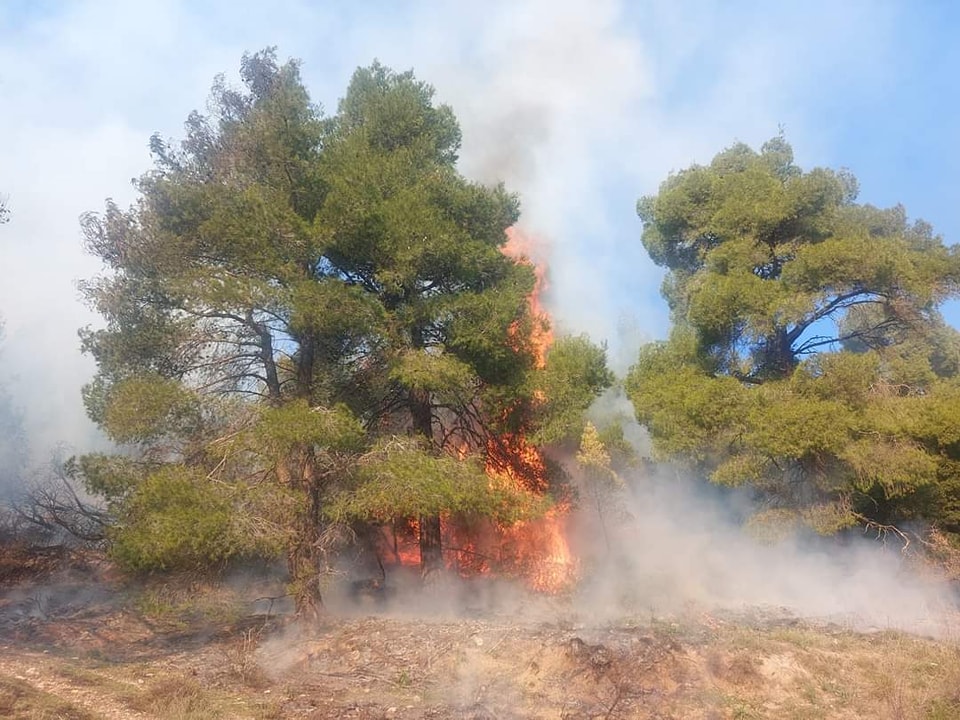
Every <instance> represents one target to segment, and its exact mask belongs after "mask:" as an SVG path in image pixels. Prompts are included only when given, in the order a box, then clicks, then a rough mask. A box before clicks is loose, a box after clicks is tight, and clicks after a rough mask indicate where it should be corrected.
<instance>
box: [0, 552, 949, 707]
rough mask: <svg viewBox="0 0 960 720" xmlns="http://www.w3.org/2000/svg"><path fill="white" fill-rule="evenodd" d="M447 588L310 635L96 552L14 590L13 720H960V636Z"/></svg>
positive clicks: (373, 602)
mask: <svg viewBox="0 0 960 720" xmlns="http://www.w3.org/2000/svg"><path fill="white" fill-rule="evenodd" d="M68 565H69V564H68ZM445 592H447V591H445V590H443V589H438V588H436V587H434V588H429V589H426V590H423V589H418V588H415V587H412V586H411V587H407V588H405V589H403V590H402V591H401V593H404V594H405V595H402V596H401V598H400V600H401V602H399V603H398V604H395V605H393V606H391V607H389V608H388V607H386V606H384V605H381V603H380V598H378V597H376V596H374V597H366V596H364V595H362V594H361V595H360V596H357V597H350V596H349V594H345V595H344V596H343V597H341V598H340V599H339V601H338V600H337V598H336V594H335V593H334V594H333V595H332V600H331V603H330V604H331V611H330V613H329V614H328V615H327V616H326V617H325V618H324V619H323V620H322V621H321V623H320V625H319V626H317V627H314V628H310V629H309V630H305V629H298V628H296V627H295V626H294V625H293V624H292V623H291V622H289V621H288V616H286V615H284V612H285V610H286V605H285V602H286V600H285V599H284V598H282V597H279V595H281V594H282V589H280V588H279V586H278V585H277V583H276V581H274V580H271V579H270V578H269V577H267V576H255V575H248V576H244V577H243V578H233V579H232V580H231V579H228V580H224V581H223V582H220V583H217V584H212V583H210V582H203V581H200V580H198V579H191V578H183V577H181V578H177V579H171V578H166V579H154V580H152V581H149V582H147V583H145V584H139V585H132V584H129V583H128V582H125V581H124V580H122V579H121V578H120V577H118V576H116V575H115V574H114V573H113V572H112V571H111V569H110V568H109V566H107V565H104V564H101V563H98V562H96V561H95V560H94V561H88V562H85V563H75V564H74V565H73V566H72V567H70V566H68V567H66V569H63V568H61V569H56V570H53V569H50V568H46V570H45V571H44V572H42V573H35V574H33V575H32V576H20V577H17V578H15V579H10V578H8V580H7V582H6V583H5V585H4V586H3V587H2V588H0V717H3V718H13V719H16V720H21V719H22V720H26V719H28V718H30V719H37V720H39V719H41V718H42V719H44V720H46V719H52V718H67V719H71V720H88V719H91V718H110V719H113V718H117V719H126V718H132V719H137V718H159V719H161V720H175V719H176V720H187V719H189V720H193V719H196V720H201V719H204V720H205V719H208V718H214V719H215V718H251V719H254V718H259V719H267V718H303V719H311V720H319V719H320V718H358V719H359V718H364V719H371V720H372V719H374V718H385V719H390V720H427V719H428V718H469V719H472V720H481V719H487V718H490V719H493V718H496V719H501V718H502V719H505V720H509V719H513V718H517V719H519V718H544V719H546V718H556V719H561V718H567V719H574V718H577V719H579V718H583V719H586V718H610V719H613V718H678V719H679V718H694V719H697V718H702V719H704V720H720V719H725V718H730V719H740V718H786V719H788V720H789V719H791V718H793V719H798V720H799V719H801V718H809V719H811V720H812V719H814V718H817V719H819V718H851V719H852V718H863V717H871V718H890V719H891V720H894V719H897V720H899V719H913V718H916V719H924V720H946V719H948V718H960V644H958V643H957V642H956V640H955V639H947V640H944V639H940V640H932V639H929V638H923V637H919V636H912V635H908V634H904V633H899V632H893V631H875V632H869V633H864V632H855V631H853V630H852V629H850V628H849V627H847V626H844V625H841V624H835V623H828V622H822V621H821V622H818V621H813V620H801V619H798V618H794V617H791V616H790V615H789V614H788V613H786V612H784V611H782V610H779V609H776V608H765V609H760V608H754V609H749V610H743V611H740V612H738V613H736V614H734V613H718V612H709V611H705V610H704V609H703V608H692V607H688V608H684V609H683V610H682V611H677V612H675V613H670V614H660V615H657V616H651V615H649V614H647V615H640V614H637V615H634V616H627V615H625V616H622V617H619V618H617V619H616V620H613V621H606V622H586V621H584V619H583V615H582V613H578V612H575V611H574V610H573V609H572V606H571V604H570V602H569V601H568V600H566V599H564V598H544V597H538V596H533V595H528V594H525V593H524V592H523V591H521V590H516V589H510V590H509V591H508V592H505V591H503V589H502V588H500V589H498V590H497V592H496V593H493V592H492V591H491V590H490V588H489V587H486V586H484V585H482V584H475V585H465V586H457V587H456V588H455V589H454V590H453V591H452V595H450V594H449V593H448V596H447V597H443V596H444V593H445ZM451 598H452V599H451ZM454 606H455V607H456V608H457V611H458V613H459V614H454V612H453V610H452V608H453V607H454ZM388 611H389V612H388Z"/></svg>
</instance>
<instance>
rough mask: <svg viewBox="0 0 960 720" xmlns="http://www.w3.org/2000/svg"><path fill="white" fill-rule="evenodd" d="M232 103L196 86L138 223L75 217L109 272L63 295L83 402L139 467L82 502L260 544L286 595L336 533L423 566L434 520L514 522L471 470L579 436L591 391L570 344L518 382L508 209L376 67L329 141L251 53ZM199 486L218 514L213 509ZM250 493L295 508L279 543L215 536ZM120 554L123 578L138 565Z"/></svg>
mask: <svg viewBox="0 0 960 720" xmlns="http://www.w3.org/2000/svg"><path fill="white" fill-rule="evenodd" d="M241 78H242V80H243V88H242V89H239V90H238V89H234V88H231V87H229V86H228V85H227V84H226V83H225V82H224V81H223V80H222V79H218V80H217V81H216V83H215V85H214V89H213V93H212V97H211V102H210V107H211V108H212V110H213V112H212V115H211V116H210V117H205V116H203V115H201V114H199V113H192V114H191V115H190V117H189V118H188V120H187V124H186V137H185V139H184V140H183V141H182V142H181V143H179V145H175V144H173V143H169V142H167V141H164V140H163V139H161V138H159V137H156V136H155V137H154V138H153V139H152V141H151V149H152V150H153V153H154V157H155V159H156V166H155V168H154V170H152V171H151V172H149V173H147V174H146V175H144V176H143V177H142V178H141V179H140V180H139V181H138V182H137V189H138V190H139V192H140V199H139V200H138V201H137V203H136V204H135V205H134V206H133V207H131V208H130V209H129V210H123V209H121V208H119V207H117V206H116V205H115V204H113V203H112V202H108V204H107V208H106V211H105V212H104V213H103V214H88V215H87V216H85V217H84V220H83V228H84V233H85V237H86V244H87V247H88V249H89V250H90V251H91V252H92V253H93V254H94V255H96V256H98V257H100V258H101V259H102V260H103V261H104V263H105V265H106V269H107V272H106V273H105V274H104V275H102V276H100V277H98V278H95V279H92V280H90V281H88V282H86V283H85V284H84V285H83V291H84V293H85V295H86V298H87V300H88V301H89V302H90V303H91V304H92V306H93V307H95V308H96V309H97V310H98V311H99V313H100V314H101V315H102V316H103V317H104V319H105V320H106V327H104V328H103V329H99V330H89V329H88V330H85V331H83V332H82V339H83V347H84V349H85V350H86V351H87V352H88V353H90V354H91V355H93V357H94V358H95V359H96V361H97V365H98V374H97V376H96V378H95V380H94V381H93V382H92V383H91V384H90V385H89V386H88V387H87V388H86V389H85V401H86V404H87V408H88V411H89V413H90V415H91V417H92V418H94V419H95V420H96V421H97V422H99V423H100V424H101V425H102V426H103V427H104V429H105V430H106V431H107V432H108V433H109V434H110V436H111V437H113V438H114V439H115V440H117V441H118V442H123V443H133V444H136V445H137V446H138V447H139V448H140V449H141V456H140V459H139V460H138V462H137V463H135V465H136V467H133V466H132V465H131V464H129V463H122V464H121V465H120V466H118V465H117V463H115V462H112V461H108V460H107V459H103V458H101V459H100V460H98V461H96V462H94V461H92V460H91V462H88V463H87V465H86V466H85V469H84V476H85V477H86V478H87V482H88V484H89V485H91V486H92V487H94V488H96V489H99V490H101V491H106V492H108V493H109V492H111V491H112V492H113V494H114V496H115V497H116V498H117V502H118V503H119V504H118V505H117V512H118V513H119V514H120V515H124V514H126V516H127V517H128V518H134V517H144V513H147V514H149V512H161V513H163V512H166V510H167V509H173V511H174V512H176V509H177V508H179V507H184V506H185V505H187V504H191V503H194V501H196V502H197V503H200V504H202V503H208V504H209V507H210V508H211V510H210V512H207V513H201V515H203V520H204V521H205V522H214V521H216V523H220V525H217V528H215V530H216V532H213V535H216V536H217V537H221V538H227V537H236V538H238V539H243V538H246V539H247V540H249V539H251V538H254V539H255V538H261V539H263V540H264V541H265V542H266V544H267V545H270V543H272V542H274V541H275V540H276V538H277V537H280V538H281V541H282V542H287V546H288V548H289V553H290V564H291V572H292V574H293V576H294V581H295V583H300V584H301V587H306V586H307V585H310V584H311V583H314V582H315V575H316V566H317V556H316V548H317V546H318V533H319V528H320V525H321V524H322V523H323V522H324V518H327V517H329V515H330V514H331V513H333V514H339V515H342V516H345V517H367V518H372V519H382V518H383V517H385V516H386V515H388V514H390V513H393V514H394V515H409V514H419V515H421V527H420V539H421V551H422V554H423V555H424V562H428V561H429V562H433V563H438V562H439V551H440V548H439V542H440V539H439V519H438V516H439V514H440V513H444V512H464V511H474V512H478V513H481V514H484V513H486V514H495V513H503V514H505V515H509V514H510V513H509V512H507V510H506V509H505V508H504V507H503V504H504V503H505V502H509V501H510V500H511V496H510V494H509V493H506V494H505V493H503V492H501V491H500V490H498V489H497V488H496V487H493V486H492V484H491V483H490V482H489V481H486V480H482V479H481V476H483V473H482V472H481V471H480V470H478V469H482V468H483V467H484V466H489V465H490V464H491V463H493V464H494V465H496V464H497V463H501V464H503V463H511V462H513V461H514V458H512V457H511V456H509V454H508V453H500V454H498V452H497V449H498V448H500V447H502V443H500V442H498V438H502V437H505V436H508V434H509V433H511V432H515V431H516V430H517V429H518V428H520V427H521V426H523V427H527V426H530V429H531V431H535V430H536V428H537V427H538V426H541V425H542V426H544V427H551V428H552V429H551V430H550V436H551V438H556V437H559V436H560V435H562V434H563V433H569V432H574V431H576V430H578V428H574V425H575V422H573V421H572V420H571V414H572V415H576V413H577V409H578V408H579V411H580V412H582V410H583V409H585V408H586V405H588V404H589V402H590V400H592V398H593V396H594V395H595V394H596V393H597V392H599V391H600V390H601V389H602V388H603V387H604V386H606V385H609V383H610V377H609V374H608V372H607V371H606V367H605V358H604V354H603V351H602V350H600V349H597V348H594V347H593V346H591V345H590V344H589V343H587V342H586V341H584V340H576V339H573V340H571V341H570V342H569V343H567V344H566V345H564V344H563V343H561V344H559V345H558V347H557V349H556V351H555V352H556V357H558V358H560V359H561V360H562V362H560V363H559V364H557V363H550V362H548V363H547V367H546V368H540V367H538V366H537V365H538V364H537V361H536V355H535V352H534V348H533V346H532V341H531V332H532V330H533V329H534V328H535V327H536V326H537V325H538V324H541V323H542V322H543V319H542V318H540V317H538V316H537V315H536V314H535V313H534V312H533V311H532V309H531V306H530V303H529V302H528V295H529V294H530V292H531V291H532V289H533V287H534V274H533V271H532V268H531V266H530V264H529V263H527V262H523V261H517V260H514V259H511V258H509V257H507V256H506V255H505V254H504V253H503V252H501V248H502V246H503V245H504V243H505V242H506V235H505V230H506V229H507V228H508V227H509V226H510V225H512V224H513V223H515V222H516V220H517V218H518V216H519V203H518V200H517V198H516V197H515V196H514V195H512V194H510V193H509V192H507V191H506V190H505V189H504V188H503V187H502V186H494V187H487V186H484V185H479V184H477V183H473V182H470V181H468V180H467V179H465V178H464V177H462V176H461V175H460V174H459V173H458V171H457V169H456V160H457V152H458V150H459V145H460V131H459V127H458V124H457V121H456V118H455V117H454V114H453V112H452V110H451V109H450V108H449V107H447V106H445V105H436V104H435V103H434V101H433V90H432V89H431V88H430V86H428V85H426V84H424V83H422V82H420V81H418V80H417V79H416V78H415V77H414V76H413V74H412V73H410V72H406V73H395V72H393V71H391V70H389V69H387V68H385V67H383V66H382V65H379V64H377V63H374V64H373V65H371V66H370V67H367V68H361V69H359V70H357V72H356V73H355V74H354V76H353V78H352V80H351V82H350V85H349V87H348V88H347V92H346V95H345V96H344V98H343V99H342V100H341V101H340V103H339V106H338V108H337V112H336V113H335V114H334V115H332V116H325V115H324V114H323V112H322V111H321V109H320V108H319V107H317V106H316V105H314V104H313V103H312V102H311V100H310V98H309V96H308V93H307V91H306V89H305V87H304V85H303V82H302V80H301V78H300V72H299V65H298V64H297V63H296V62H294V61H291V62H287V63H285V64H279V63H278V62H277V60H276V56H275V53H274V51H272V50H267V51H264V52H261V53H257V54H254V55H246V56H244V58H243V61H242V63H241ZM564 373H567V375H568V377H569V378H570V379H571V381H576V382H579V383H581V385H580V387H581V392H580V393H579V394H575V395H574V396H571V397H570V398H569V399H563V400H559V399H558V400H557V401H555V402H554V403H553V405H550V403H547V402H545V401H544V399H543V398H544V396H543V391H542V389H541V388H542V387H544V386H546V385H550V384H552V385H555V386H558V387H559V386H560V385H562V384H563V381H562V379H558V378H559V376H560V375H563V374H564ZM571 373H572V374H571ZM575 376H576V377H575ZM558 383H559V384H558ZM554 418H562V419H560V420H555V419H554ZM531 423H532V424H533V425H532V426H531ZM395 436H410V437H412V440H413V441H412V442H411V441H406V440H405V441H403V442H400V441H390V438H391V437H395ZM384 443H386V444H384ZM384 447H389V448H390V451H389V452H388V451H386V450H384V449H383V448H384ZM118 467H119V468H120V475H121V476H123V477H125V478H127V479H126V480H125V481H123V482H120V483H119V484H117V483H116V482H113V483H112V484H111V482H108V478H110V477H113V475H115V474H116V471H117V468H118ZM104 468H107V469H109V470H110V472H107V473H106V474H104ZM171 468H176V470H172V469H171ZM430 468H433V469H432V470H431V469H430ZM455 468H456V469H455ZM170 473H173V475H171V474H170ZM520 476H522V468H521V472H520ZM158 478H160V479H158ZM174 478H175V479H174ZM212 481H216V482H219V483H221V484H223V483H226V484H227V485H229V486H230V487H231V488H232V490H231V491H230V492H220V493H217V494H216V497H211V496H209V492H208V491H209V485H210V483H211V482H212ZM268 481H269V482H268ZM414 481H415V482H414ZM265 482H266V483H267V485H268V486H269V487H273V488H277V489H278V492H279V493H280V494H279V495H278V498H280V501H278V502H277V503H276V506H277V507H278V508H288V507H292V508H293V509H292V510H291V512H290V513H289V514H288V515H285V516H284V517H283V518H274V519H272V520H271V521H270V522H269V523H264V524H261V527H265V528H267V527H268V528H273V529H274V530H275V531H276V532H272V531H271V533H253V534H251V533H239V534H231V533H228V532H225V531H224V530H223V527H221V525H223V523H226V522H228V520H227V518H228V517H232V518H234V519H233V520H230V523H233V525H236V522H237V520H236V519H237V518H244V517H248V518H254V517H255V516H256V512H259V511H260V510H261V509H262V506H263V502H262V501H256V500H255V499H251V498H252V497H253V495H255V494H256V493H252V491H251V488H257V487H260V486H261V485H263V483H265ZM412 482H413V483H414V484H411V483H412ZM198 488H199V490H198ZM205 493H206V494H205ZM343 493H347V495H343ZM335 496H336V498H337V500H336V502H333V498H334V497H335ZM284 498H292V501H291V503H292V505H291V503H287V502H286V500H284ZM514 499H516V498H514ZM225 503H226V504H225ZM298 508H299V510H298ZM221 510H223V511H224V512H221ZM228 511H229V512H228ZM252 511H256V512H252ZM284 512H286V511H284ZM284 518H286V519H284ZM290 518H294V519H293V520H291V519H290ZM197 522H200V518H199V517H198V518H197ZM249 522H253V520H249ZM147 526H148V523H144V522H140V523H136V522H130V523H127V524H126V525H121V528H122V529H121V530H119V531H118V532H121V533H123V532H129V533H133V534H134V535H136V534H137V533H139V532H141V531H142V529H143V528H144V527H147ZM153 527H159V525H158V524H157V523H154V525H153ZM176 527H180V525H176V526H173V530H176ZM291 527H292V529H291ZM173 530H171V532H170V533H168V534H169V535H172V536H177V535H178V533H177V532H174V531H173ZM282 538H286V540H282ZM121 540H123V538H121ZM127 540H128V542H127V544H126V545H124V543H123V542H120V546H121V547H129V548H131V550H130V552H131V553H133V554H132V555H131V557H136V558H140V557H141V556H139V555H137V554H136V552H138V549H141V548H149V547H150V543H149V542H144V541H143V538H142V537H140V536H136V537H134V538H127ZM134 540H136V542H134ZM247 545H249V543H247ZM250 549H251V548H250V547H246V546H244V543H242V542H241V543H239V544H238V545H236V546H233V545H229V544H228V545H225V546H223V547H221V548H220V549H218V550H216V552H217V553H220V555H221V556H224V557H225V556H226V555H229V554H230V552H245V551H248V550H250ZM187 550H189V548H188V549H187ZM188 555H189V553H188ZM175 556H176V553H172V554H170V557H175ZM141 559H142V558H141ZM137 562H141V561H140V560H137ZM133 564H137V563H136V562H135V563H133ZM141 564H142V562H141ZM309 594H310V592H308V591H304V593H302V594H301V597H304V598H305V597H307V596H308V595H309Z"/></svg>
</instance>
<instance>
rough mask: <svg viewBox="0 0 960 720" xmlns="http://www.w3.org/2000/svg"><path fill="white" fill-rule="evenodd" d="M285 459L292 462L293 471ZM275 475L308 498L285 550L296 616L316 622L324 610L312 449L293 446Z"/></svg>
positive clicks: (317, 487)
mask: <svg viewBox="0 0 960 720" xmlns="http://www.w3.org/2000/svg"><path fill="white" fill-rule="evenodd" d="M288 463H291V464H293V465H294V466H295V467H294V468H293V471H292V472H291V468H290V466H289V465H288ZM277 475H278V478H279V480H280V482H281V483H282V484H286V485H290V484H291V483H295V484H297V485H299V487H300V489H301V490H303V491H304V492H305V493H306V494H307V497H308V498H309V501H310V504H309V507H307V508H304V509H303V511H302V512H301V513H300V516H299V518H298V519H297V521H296V526H295V528H294V537H293V540H292V542H291V544H290V547H289V549H288V551H287V571H288V573H289V575H290V587H291V594H292V595H293V599H294V603H295V605H296V609H295V613H296V618H297V620H298V621H299V622H300V623H302V624H305V625H311V624H316V623H317V622H318V621H319V619H320V615H321V612H322V610H323V596H322V594H321V592H320V555H319V540H320V510H321V508H320V481H319V478H317V476H316V469H315V468H314V464H313V451H312V450H311V449H310V448H307V447H302V448H299V449H297V450H295V451H294V452H292V453H291V454H290V457H289V459H288V460H287V461H281V462H280V463H279V464H278V472H277Z"/></svg>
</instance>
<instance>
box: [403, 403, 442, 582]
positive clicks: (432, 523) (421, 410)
mask: <svg viewBox="0 0 960 720" xmlns="http://www.w3.org/2000/svg"><path fill="white" fill-rule="evenodd" d="M410 415H411V419H412V420H413V431H414V433H416V434H417V435H420V436H421V437H423V438H425V439H426V440H427V442H428V443H430V445H431V446H432V444H433V409H432V407H431V405H430V393H429V392H428V391H426V390H411V391H410ZM442 571H443V541H442V538H441V536H440V516H439V515H425V516H422V517H421V518H420V574H421V575H422V576H423V577H424V578H426V577H429V576H432V575H436V574H437V573H439V572H442Z"/></svg>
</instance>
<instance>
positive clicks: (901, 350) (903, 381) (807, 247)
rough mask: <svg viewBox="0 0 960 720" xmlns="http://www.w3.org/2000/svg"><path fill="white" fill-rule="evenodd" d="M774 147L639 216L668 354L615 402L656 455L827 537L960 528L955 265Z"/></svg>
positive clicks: (934, 241) (748, 153) (902, 223)
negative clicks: (899, 523) (658, 282)
mask: <svg viewBox="0 0 960 720" xmlns="http://www.w3.org/2000/svg"><path fill="white" fill-rule="evenodd" d="M856 198H857V183H856V180H855V178H854V177H853V176H852V175H851V174H850V173H849V172H847V171H843V170H841V171H833V170H829V169H824V168H815V169H813V170H809V171H803V170H802V169H801V168H799V167H798V166H796V165H795V164H794V162H793V152H792V149H791V147H790V145H789V144H788V143H787V142H786V141H785V140H784V138H783V137H782V136H781V137H777V138H774V139H772V140H770V141H768V142H767V143H765V144H764V145H763V147H762V148H761V150H760V151H759V152H756V151H754V150H752V149H751V148H749V147H747V146H746V145H743V144H737V145H734V146H732V147H731V148H728V149H727V150H724V151H723V152H721V153H719V154H718V155H717V156H716V157H715V158H714V159H713V161H712V162H711V163H710V164H709V165H707V166H699V165H695V166H693V167H691V168H688V169H687V170H684V171H682V172H679V173H676V174H674V175H671V176H670V177H669V178H668V179H667V180H666V181H665V182H664V183H663V184H662V185H661V187H660V191H659V193H658V194H657V195H656V196H651V197H644V198H642V199H641V200H640V201H639V202H638V206H637V208H638V213H639V215H640V218H641V220H642V221H643V225H644V229H643V243H644V246H645V247H646V249H647V251H648V252H649V253H650V256H651V258H653V260H654V261H655V262H656V263H657V264H658V265H660V266H661V267H664V268H665V269H666V270H667V275H666V278H665V280H664V284H663V295H664V297H665V298H666V300H667V302H668V304H669V306H670V310H671V313H672V321H673V329H672V331H671V335H670V338H669V339H668V340H667V341H664V342H659V343H654V344H651V345H648V346H645V347H644V348H643V349H642V351H641V354H640V358H639V360H638V362H637V364H636V365H635V366H634V367H633V368H632V369H631V372H630V375H629V378H628V381H627V387H628V392H629V394H630V396H631V399H632V400H633V403H634V407H635V409H636V412H637V417H638V418H639V420H640V421H641V422H642V423H644V424H645V425H646V426H647V427H648V428H649V430H650V433H651V436H652V438H653V442H654V448H655V450H656V452H657V453H658V454H659V455H660V456H661V457H666V458H671V459H674V460H681V461H684V462H686V463H688V464H690V465H691V466H692V467H694V468H697V469H698V470H700V471H702V472H705V473H708V474H709V475H710V476H711V478H712V479H713V480H715V481H717V482H721V483H727V484H741V483H751V484H753V486H755V487H756V488H757V489H758V490H760V491H761V492H763V493H764V494H765V495H766V497H767V498H768V500H770V501H772V502H773V503H774V504H780V505H786V506H788V507H790V508H792V509H794V510H796V511H797V513H798V515H799V516H801V517H802V519H804V520H806V521H808V522H809V523H811V524H813V525H814V526H816V527H818V528H820V529H822V530H832V529H836V528H838V527H842V526H844V525H847V524H850V523H852V522H856V521H858V520H859V521H864V520H865V521H875V522H888V521H893V520H897V519H901V520H902V519H904V518H916V517H924V518H927V519H932V520H934V521H936V522H940V523H943V524H947V525H949V527H950V528H951V529H952V530H954V531H958V530H960V514H958V513H957V509H958V506H957V501H958V499H960V496H958V494H957V493H958V490H960V475H958V474H957V470H958V469H960V466H958V465H957V460H958V459H960V455H958V453H960V445H958V444H957V437H956V436H955V435H956V428H957V427H960V406H958V405H956V403H955V398H956V397H957V393H958V391H960V377H958V368H960V364H958V362H960V335H958V333H957V332H956V331H955V330H954V329H952V328H950V327H949V326H947V325H946V324H945V323H944V321H943V319H942V317H941V315H940V313H939V309H938V308H939V306H940V305H941V304H942V302H943V301H944V300H946V299H948V298H951V297H955V296H956V294H957V291H958V288H960V286H958V280H960V253H958V251H957V248H956V246H947V245H945V244H944V242H943V240H942V239H941V238H940V237H939V236H937V235H936V234H935V233H934V231H933V229H932V228H931V227H930V226H929V225H928V224H927V223H924V222H922V221H916V222H909V221H908V219H907V215H906V212H905V210H904V209H903V208H902V207H900V206H898V207H895V208H891V209H880V208H876V207H873V206H871V205H867V204H859V203H857V202H856Z"/></svg>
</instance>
